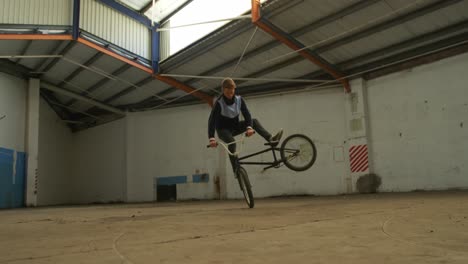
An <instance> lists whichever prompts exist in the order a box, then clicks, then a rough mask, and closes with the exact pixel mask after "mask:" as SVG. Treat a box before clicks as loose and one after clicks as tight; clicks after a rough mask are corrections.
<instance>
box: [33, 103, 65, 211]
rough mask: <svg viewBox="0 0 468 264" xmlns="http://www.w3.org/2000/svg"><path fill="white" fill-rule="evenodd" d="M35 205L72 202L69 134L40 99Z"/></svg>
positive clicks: (61, 122)
mask: <svg viewBox="0 0 468 264" xmlns="http://www.w3.org/2000/svg"><path fill="white" fill-rule="evenodd" d="M39 111H40V115H39V155H38V157H39V158H38V186H37V204H38V205H39V206H41V205H56V204H67V203H70V202H71V195H70V188H71V184H70V180H71V173H72V167H71V157H72V151H73V147H72V133H71V130H70V129H69V128H68V127H67V126H66V124H65V123H64V122H63V121H61V120H60V118H59V117H58V116H57V114H56V113H55V112H54V111H53V110H52V108H50V106H49V105H48V104H47V103H46V102H45V101H44V100H43V99H41V101H40V110H39Z"/></svg>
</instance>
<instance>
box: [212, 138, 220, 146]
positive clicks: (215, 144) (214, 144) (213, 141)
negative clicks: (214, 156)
mask: <svg viewBox="0 0 468 264" xmlns="http://www.w3.org/2000/svg"><path fill="white" fill-rule="evenodd" d="M217 146H218V142H216V139H214V138H212V139H210V148H216V147H217Z"/></svg>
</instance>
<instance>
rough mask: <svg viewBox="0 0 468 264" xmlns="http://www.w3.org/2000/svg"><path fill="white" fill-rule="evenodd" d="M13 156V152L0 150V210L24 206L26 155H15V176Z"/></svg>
mask: <svg viewBox="0 0 468 264" xmlns="http://www.w3.org/2000/svg"><path fill="white" fill-rule="evenodd" d="M13 155H14V151H13V150H11V149H6V148H0V208H16V207H22V206H23V205H24V190H25V186H24V183H25V178H26V153H24V152H18V153H17V160H16V174H13V164H14V159H13V157H14V156H13Z"/></svg>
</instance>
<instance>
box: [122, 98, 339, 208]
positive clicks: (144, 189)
mask: <svg viewBox="0 0 468 264" xmlns="http://www.w3.org/2000/svg"><path fill="white" fill-rule="evenodd" d="M246 101H247V105H248V107H249V108H250V110H251V112H252V114H253V117H254V118H258V119H259V120H260V121H261V123H262V124H263V125H264V127H265V128H267V129H268V130H269V131H270V132H271V133H272V134H274V133H275V132H276V131H277V130H278V129H279V128H284V130H285V132H284V137H287V136H288V135H291V134H294V133H303V134H306V135H308V136H309V137H311V138H312V139H313V140H314V141H315V143H316V145H317V149H318V158H317V161H316V164H315V165H314V166H313V167H312V168H311V169H309V170H307V171H305V172H293V171H291V170H289V169H287V168H286V167H283V168H280V169H271V170H269V171H266V172H264V173H262V172H261V168H262V167H261V166H249V167H247V170H248V172H249V174H250V178H251V183H252V184H253V186H254V187H253V188H254V192H255V196H256V197H266V196H276V195H283V194H287V195H299V194H336V193H343V192H345V184H344V177H345V173H346V164H345V162H344V160H341V161H335V160H334V155H333V150H334V147H342V146H343V144H344V140H345V135H346V132H345V129H344V126H345V121H344V119H343V117H344V95H343V92H342V90H341V89H332V90H326V91H315V92H310V91H304V92H300V93H292V94H285V95H275V96H271V95H270V96H267V97H257V98H246ZM210 111H211V108H209V107H208V106H207V105H195V106H186V107H178V108H171V109H166V110H159V111H154V112H146V113H133V114H131V115H130V116H129V118H128V125H127V128H128V168H127V169H128V171H127V173H128V176H127V177H128V198H129V201H148V200H152V199H153V197H154V193H153V186H152V185H153V178H154V177H158V176H179V175H187V176H189V178H190V176H191V175H192V174H195V173H197V172H200V173H205V172H206V173H209V174H210V182H209V183H208V184H201V183H190V184H185V185H184V184H179V185H178V187H177V188H178V194H177V195H178V197H179V198H180V197H183V199H193V198H198V199H203V198H205V199H206V198H214V197H219V195H218V194H217V193H216V192H214V190H215V185H214V184H213V179H214V177H216V176H222V175H225V174H227V177H226V188H227V189H226V190H227V194H226V197H227V198H240V197H241V193H240V191H239V185H238V183H237V181H236V180H235V179H234V176H233V174H232V171H231V167H230V163H229V162H227V161H226V160H227V156H226V155H223V153H222V149H221V148H219V149H218V150H212V149H206V147H205V146H206V144H207V143H208V139H207V138H208V136H207V123H208V117H209V114H210ZM247 140H248V141H246V144H245V145H244V153H248V152H252V151H257V150H260V149H261V148H263V143H264V141H263V139H262V138H261V137H260V136H258V135H256V136H254V137H253V138H251V139H247ZM339 149H342V148H339ZM343 155H344V154H343ZM270 156H271V154H263V155H262V156H261V157H260V158H259V159H258V160H263V161H267V160H269V159H270ZM226 164H228V165H227V168H226V166H225V165H226ZM189 181H190V180H189Z"/></svg>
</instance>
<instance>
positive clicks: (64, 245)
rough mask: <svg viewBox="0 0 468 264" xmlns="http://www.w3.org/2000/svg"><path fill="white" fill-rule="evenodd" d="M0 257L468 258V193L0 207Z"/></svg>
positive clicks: (139, 260) (274, 260) (2, 260)
mask: <svg viewBox="0 0 468 264" xmlns="http://www.w3.org/2000/svg"><path fill="white" fill-rule="evenodd" d="M0 263H236V264H237V263H291V264H292V263H294V264H295V263H339V264H346V263H360V264H366V263H373V264H374V263H395V264H397V263H398V264H401V263H460V264H466V263H468V192H434V193H429V192H422V193H407V194H369V195H351V196H332V197H296V198H273V199H258V200H257V201H256V206H255V208H254V209H248V208H247V206H246V204H245V202H244V201H242V200H237V201H200V202H173V203H154V204H121V205H97V206H75V207H48V208H33V209H18V210H0Z"/></svg>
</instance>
